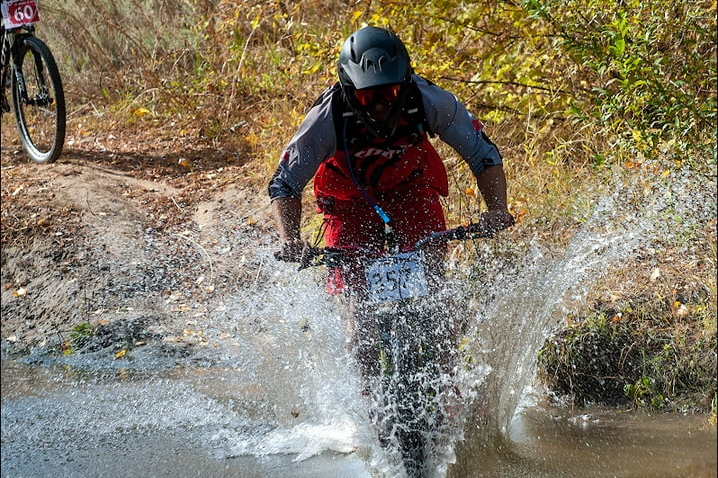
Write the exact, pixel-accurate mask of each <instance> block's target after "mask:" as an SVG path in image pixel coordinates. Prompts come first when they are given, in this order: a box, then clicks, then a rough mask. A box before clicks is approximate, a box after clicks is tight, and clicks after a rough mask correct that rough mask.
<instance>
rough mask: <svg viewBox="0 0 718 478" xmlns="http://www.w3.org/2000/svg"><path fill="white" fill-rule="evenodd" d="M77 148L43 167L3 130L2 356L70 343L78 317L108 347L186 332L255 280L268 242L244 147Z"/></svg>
mask: <svg viewBox="0 0 718 478" xmlns="http://www.w3.org/2000/svg"><path fill="white" fill-rule="evenodd" d="M4 119H5V118H4ZM4 126H5V125H3V136H5V130H6V128H5V127H4ZM70 143H71V144H72V143H75V142H74V141H72V139H70ZM128 144H132V146H131V147H128V146H127V145H128ZM157 145H158V144H157V143H154V144H153V146H155V147H157ZM79 146H80V147H78V145H77V144H76V143H75V146H74V147H72V146H70V147H66V149H65V152H64V154H63V156H62V157H61V159H60V160H59V161H58V162H57V163H54V164H49V165H36V164H33V163H30V162H29V161H28V160H27V159H26V157H25V156H24V154H22V152H21V151H18V149H19V148H18V147H17V145H16V144H12V142H11V141H10V142H6V139H5V137H3V149H2V286H3V287H2V350H3V356H7V355H10V356H16V355H22V354H25V353H27V352H29V351H30V350H33V349H37V348H38V347H40V348H41V349H43V350H49V349H51V348H58V347H60V348H62V347H68V346H70V345H71V344H70V340H69V339H70V338H71V337H72V331H73V328H75V327H76V326H77V325H79V324H82V323H89V324H91V325H92V326H93V327H95V336H96V337H95V339H94V340H95V341H96V342H99V343H100V345H102V346H108V347H109V346H111V345H113V344H112V342H118V343H119V342H121V343H122V344H124V346H125V347H126V346H127V345H128V344H130V346H131V344H134V343H145V342H146V341H147V339H148V338H152V337H154V338H160V339H161V338H165V339H166V338H167V337H176V336H180V337H181V336H182V333H181V331H182V330H183V328H184V327H186V320H187V319H186V314H183V312H186V311H187V310H189V309H192V310H193V311H194V310H195V309H196V310H198V311H199V310H202V308H211V307H212V303H213V301H214V300H215V299H216V298H218V297H220V296H221V295H222V294H225V293H227V292H228V291H231V290H233V289H236V288H239V287H242V285H243V283H244V282H245V281H246V279H247V278H248V277H253V274H254V275H256V273H253V260H252V259H251V255H247V252H248V251H247V248H248V247H256V244H257V243H258V242H261V241H263V240H265V241H266V239H263V238H266V237H270V236H269V226H270V219H269V211H268V201H267V198H266V193H265V192H264V190H258V189H257V188H256V187H253V186H249V184H251V183H254V184H256V183H257V181H256V179H254V180H252V181H250V180H249V177H250V175H251V171H249V170H248V169H247V168H246V167H245V165H244V164H243V161H241V159H240V155H241V153H239V152H228V151H224V150H221V149H220V150H213V149H209V148H204V149H202V148H200V147H197V146H191V145H184V146H185V148H184V149H183V148H182V145H178V144H174V143H168V144H165V147H164V149H163V148H162V147H160V148H158V149H156V150H152V152H151V153H148V152H147V151H148V149H147V148H146V146H147V145H146V144H139V143H138V142H136V141H127V140H125V141H124V142H123V140H118V139H114V138H113V140H112V141H109V140H108V141H103V142H102V143H99V142H97V141H94V142H87V143H84V144H82V145H79ZM160 146H162V144H160ZM173 151H174V152H173ZM180 151H181V152H180ZM248 257H249V259H248ZM100 336H103V337H100ZM74 345H75V346H77V345H79V344H77V343H75V344H74ZM85 345H87V344H85ZM97 345H98V344H97V343H96V344H95V346H97ZM114 345H115V347H114V348H113V347H110V348H111V349H112V350H115V349H117V344H114Z"/></svg>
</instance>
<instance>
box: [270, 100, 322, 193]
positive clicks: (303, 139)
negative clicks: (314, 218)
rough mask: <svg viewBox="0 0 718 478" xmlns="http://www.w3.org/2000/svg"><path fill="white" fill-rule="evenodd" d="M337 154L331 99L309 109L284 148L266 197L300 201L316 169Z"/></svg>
mask: <svg viewBox="0 0 718 478" xmlns="http://www.w3.org/2000/svg"><path fill="white" fill-rule="evenodd" d="M335 150H336V133H335V129H334V120H333V118H332V108H331V95H324V99H323V100H322V102H321V103H319V104H317V105H315V106H314V107H312V109H310V110H309V113H307V116H306V117H305V118H304V121H302V124H301V125H300V126H299V129H298V130H297V132H296V134H295V135H294V137H293V138H292V139H291V141H290V142H289V144H288V145H287V146H286V148H284V151H282V154H281V156H280V159H279V165H278V166H277V169H276V171H275V172H274V175H273V176H272V179H271V180H270V182H269V197H270V199H276V198H279V197H295V198H301V196H302V190H303V189H304V187H305V186H306V185H307V183H308V182H309V181H310V180H311V179H312V177H314V174H315V173H316V172H317V168H319V165H320V164H321V163H322V161H324V160H325V159H327V158H329V157H330V156H331V155H333V154H334V152H335Z"/></svg>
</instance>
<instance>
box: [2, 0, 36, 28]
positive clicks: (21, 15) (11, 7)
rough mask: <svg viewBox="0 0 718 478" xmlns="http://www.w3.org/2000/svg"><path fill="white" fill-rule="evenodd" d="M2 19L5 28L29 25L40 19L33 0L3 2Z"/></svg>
mask: <svg viewBox="0 0 718 478" xmlns="http://www.w3.org/2000/svg"><path fill="white" fill-rule="evenodd" d="M2 9H3V12H2V13H3V20H5V27H6V28H13V27H19V26H22V25H31V24H33V23H37V22H38V21H39V20H40V16H39V12H38V9H37V4H36V3H35V0H19V1H16V2H7V3H3V5H2Z"/></svg>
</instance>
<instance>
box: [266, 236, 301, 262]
mask: <svg viewBox="0 0 718 478" xmlns="http://www.w3.org/2000/svg"><path fill="white" fill-rule="evenodd" d="M306 248H307V244H306V243H305V242H304V241H302V240H301V239H289V240H284V241H282V243H281V245H280V249H279V250H278V251H276V252H275V253H274V258H275V259H277V260H278V261H284V262H301V261H302V256H303V253H304V250H305V249H306Z"/></svg>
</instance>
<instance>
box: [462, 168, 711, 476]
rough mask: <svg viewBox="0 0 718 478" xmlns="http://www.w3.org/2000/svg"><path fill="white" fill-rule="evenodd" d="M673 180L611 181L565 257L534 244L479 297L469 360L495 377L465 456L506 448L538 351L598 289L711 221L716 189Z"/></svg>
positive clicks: (692, 178) (482, 396)
mask: <svg viewBox="0 0 718 478" xmlns="http://www.w3.org/2000/svg"><path fill="white" fill-rule="evenodd" d="M676 176H677V177H675V178H674V177H671V178H668V179H666V178H665V175H664V176H663V177H662V178H659V179H658V180H653V181H650V182H649V181H647V182H646V183H640V182H635V181H634V182H628V181H624V179H623V178H621V177H618V176H617V177H615V178H614V179H613V182H612V183H611V184H612V186H611V187H610V188H609V192H608V193H605V195H603V196H602V197H600V198H598V199H597V200H596V202H595V207H594V210H593V212H592V214H591V215H590V216H589V217H588V218H587V220H586V221H585V223H584V224H583V225H582V227H581V228H580V229H579V230H578V231H577V232H576V234H575V235H574V236H573V237H572V238H571V240H570V242H569V244H568V246H567V247H566V249H565V250H564V251H562V252H560V253H558V254H557V253H556V252H555V251H547V250H546V249H545V247H544V246H543V245H542V244H541V243H540V242H539V241H538V240H534V241H533V242H532V243H531V247H530V248H529V250H528V254H526V255H525V257H522V258H521V260H520V261H519V262H517V263H514V264H512V266H511V267H507V268H506V270H503V271H500V272H499V273H497V274H496V275H495V277H494V278H493V280H490V281H489V283H487V284H483V285H481V286H480V287H478V288H479V289H482V290H484V291H486V292H487V294H486V297H485V298H484V300H483V301H482V302H481V306H480V307H479V310H478V311H477V312H476V316H475V322H474V324H475V327H474V329H473V330H472V331H471V332H470V336H472V337H474V340H473V341H472V342H470V344H469V347H468V351H469V353H470V354H471V355H472V356H473V357H474V359H475V361H476V363H479V364H482V365H484V366H489V367H490V369H491V373H490V374H489V376H488V377H487V379H486V380H485V381H483V382H482V383H481V384H480V385H479V387H478V389H479V390H478V392H477V398H476V400H475V402H474V403H473V410H472V412H471V414H472V415H471V416H470V417H469V418H468V419H467V421H468V423H469V424H468V426H467V438H468V439H467V440H466V441H465V442H464V446H463V448H462V450H461V451H460V453H459V454H460V455H462V456H466V455H468V456H471V455H476V454H486V455H490V454H493V453H495V450H494V448H501V447H502V446H504V447H505V445H506V443H505V440H506V439H507V437H508V435H509V433H510V430H511V426H512V421H513V420H514V418H515V416H516V414H517V413H518V412H519V411H520V407H521V406H522V403H523V402H522V401H523V400H525V399H526V397H527V394H530V393H532V391H533V390H534V388H533V387H534V385H535V384H534V377H535V373H536V356H537V354H538V351H539V349H540V347H541V346H542V345H543V343H544V340H545V339H546V338H547V337H548V336H549V335H550V334H551V333H552V332H554V331H555V330H556V329H557V327H558V326H559V324H560V323H561V322H562V321H563V320H564V318H565V317H566V316H567V315H569V313H570V312H571V311H573V310H575V308H576V307H579V306H581V305H582V304H583V303H584V302H585V300H586V297H587V295H588V293H589V292H590V290H591V287H592V285H593V284H594V283H595V282H596V280H597V279H599V278H600V277H602V276H604V275H605V274H610V273H611V270H612V268H615V267H617V266H619V265H620V264H621V263H623V262H627V261H628V260H631V259H635V258H637V257H638V256H639V255H640V254H641V253H642V252H643V251H645V249H646V248H651V247H660V245H663V244H678V247H680V245H681V243H683V244H685V246H684V247H686V248H688V247H691V246H690V245H689V244H690V241H687V240H685V239H683V238H684V237H690V236H691V234H692V231H695V230H696V229H699V228H700V227H704V225H705V224H706V223H708V222H710V221H711V220H712V221H715V218H716V189H715V183H711V182H710V181H706V180H705V178H701V177H696V175H695V173H692V172H691V171H683V172H680V173H678V174H676ZM713 224H715V222H713ZM488 259H489V260H490V259H491V256H490V255H489V256H488ZM474 288H476V286H474ZM477 374H478V373H477ZM471 375H472V374H471V373H468V374H467V376H468V378H469V379H471ZM502 442H504V443H503V445H502ZM460 469H461V466H458V467H457V470H460ZM458 472H459V473H460V471H458ZM481 476H483V475H481ZM487 476H488V475H487Z"/></svg>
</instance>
